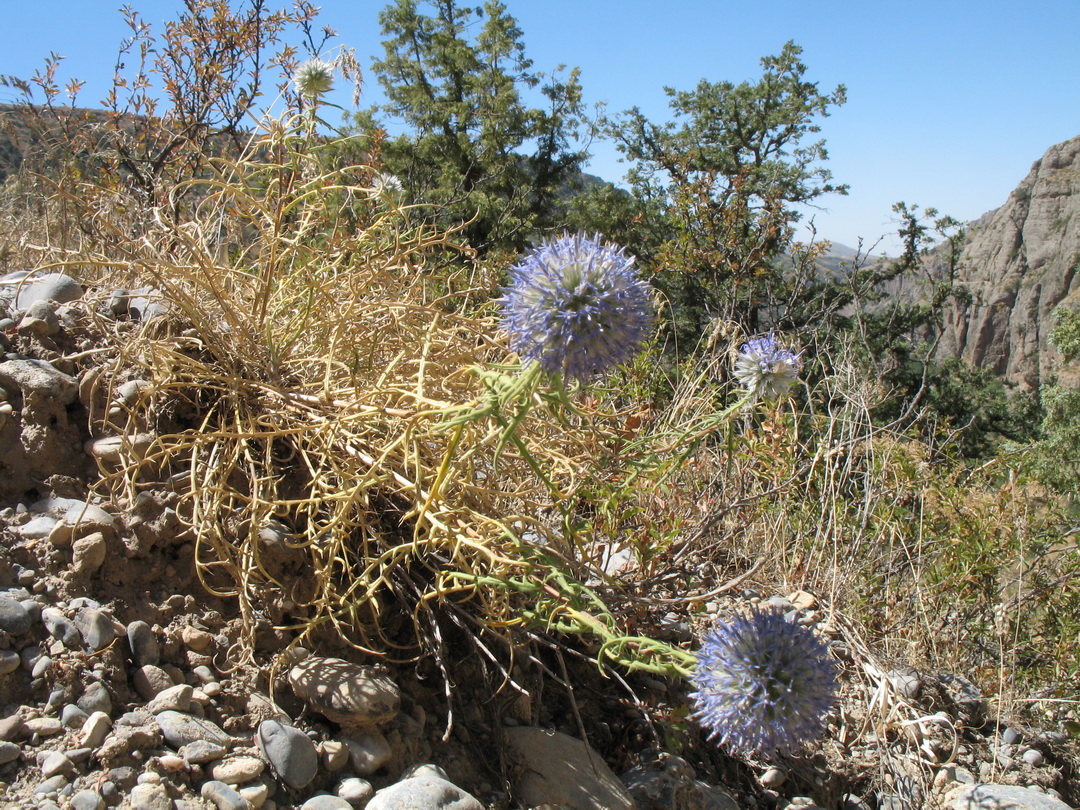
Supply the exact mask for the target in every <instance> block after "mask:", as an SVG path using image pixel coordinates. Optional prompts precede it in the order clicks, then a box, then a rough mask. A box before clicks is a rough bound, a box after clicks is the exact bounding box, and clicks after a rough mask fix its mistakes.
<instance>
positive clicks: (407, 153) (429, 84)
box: [357, 0, 586, 253]
mask: <svg viewBox="0 0 1080 810" xmlns="http://www.w3.org/2000/svg"><path fill="white" fill-rule="evenodd" d="M379 21H380V23H381V25H382V31H383V35H384V37H385V40H384V43H383V44H384V47H385V51H386V53H385V57H384V58H383V59H379V60H376V61H375V62H374V64H373V71H374V73H375V75H376V77H377V78H378V81H379V83H380V84H381V85H382V87H383V89H384V91H385V93H386V97H387V99H388V101H387V103H386V104H385V105H382V106H381V107H380V108H376V109H372V110H368V111H366V112H364V113H361V114H360V115H359V116H358V118H357V121H358V124H359V126H360V128H361V129H362V130H366V131H368V132H369V133H377V132H378V131H379V128H380V127H381V126H382V125H383V124H382V118H380V116H386V117H388V118H389V119H390V120H391V121H392V122H401V123H404V124H405V126H406V127H407V130H408V131H407V132H406V133H405V134H401V135H399V136H397V137H390V138H387V139H386V140H385V141H384V142H383V143H382V144H381V159H382V161H383V162H384V163H385V165H386V167H387V170H388V171H389V172H391V173H392V174H394V175H395V176H397V178H398V179H399V181H400V182H401V183H402V186H403V188H404V190H405V193H406V197H407V199H408V200H409V201H411V202H419V203H429V204H431V205H432V208H431V209H429V210H430V212H431V215H432V216H433V217H435V218H437V219H438V220H439V222H440V224H441V225H443V226H454V225H460V224H462V223H468V224H466V225H465V226H464V230H463V235H464V237H465V239H466V241H467V242H468V243H469V244H470V245H471V246H472V247H474V248H476V249H477V250H479V251H480V252H482V253H484V252H490V251H491V250H494V249H510V250H516V249H520V248H522V247H524V246H525V245H526V244H528V243H529V241H530V240H533V239H535V238H536V236H537V235H538V233H539V232H542V231H545V230H548V229H552V228H556V227H561V225H562V223H561V222H558V221H557V211H558V210H559V204H558V203H559V200H558V195H559V192H560V191H561V190H562V189H564V188H565V186H566V185H567V183H569V182H571V181H573V179H574V178H576V177H577V176H578V173H579V172H580V169H581V165H582V162H583V161H584V159H585V157H586V154H585V152H584V151H583V150H582V149H581V148H580V147H579V146H578V145H577V143H578V141H577V136H578V129H579V127H580V125H581V124H582V122H583V107H582V101H581V86H580V83H579V81H578V72H577V70H576V69H575V70H571V71H569V72H568V73H564V72H563V68H561V67H560V68H558V69H556V71H554V72H553V73H552V74H549V75H545V74H543V73H538V72H536V71H534V70H533V68H532V62H531V61H530V60H529V59H528V58H527V57H526V56H525V47H524V45H523V43H522V39H521V38H522V32H521V29H520V28H519V27H518V25H517V22H516V21H515V20H514V18H513V17H511V16H510V15H509V14H508V13H507V11H506V6H505V5H504V4H503V3H500V2H497V0H487V2H485V3H484V5H483V7H482V8H466V7H462V6H459V5H458V3H457V2H455V0H431V1H430V2H419V0H396V2H394V3H391V4H390V5H389V6H387V7H386V8H385V9H384V10H383V11H382V12H381V13H380V15H379ZM531 91H536V93H535V94H533V93H531ZM530 95H532V97H533V100H530V99H528V98H527V96H530ZM537 96H539V97H537ZM541 99H542V102H541ZM534 100H535V103H537V104H540V103H542V104H543V106H533V103H534Z"/></svg>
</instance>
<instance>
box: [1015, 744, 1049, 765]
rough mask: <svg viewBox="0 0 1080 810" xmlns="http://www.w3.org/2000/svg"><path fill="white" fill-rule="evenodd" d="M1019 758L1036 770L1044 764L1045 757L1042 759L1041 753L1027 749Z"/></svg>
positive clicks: (1034, 749) (1033, 749) (1035, 749)
mask: <svg viewBox="0 0 1080 810" xmlns="http://www.w3.org/2000/svg"><path fill="white" fill-rule="evenodd" d="M1020 758H1021V759H1023V760H1024V762H1026V763H1027V764H1028V765H1030V766H1031V767H1032V768H1038V767H1040V766H1041V765H1042V764H1043V763H1044V762H1046V757H1044V756H1043V753H1042V751H1040V750H1039V749H1037V748H1029V749H1028V750H1026V751H1025V752H1024V753H1023V754H1021V755H1020Z"/></svg>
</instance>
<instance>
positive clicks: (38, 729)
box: [24, 717, 64, 737]
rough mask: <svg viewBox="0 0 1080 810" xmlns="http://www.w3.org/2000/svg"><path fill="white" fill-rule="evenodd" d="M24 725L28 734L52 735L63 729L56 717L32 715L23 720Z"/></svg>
mask: <svg viewBox="0 0 1080 810" xmlns="http://www.w3.org/2000/svg"><path fill="white" fill-rule="evenodd" d="M24 725H25V726H26V731H27V733H28V734H37V735H38V736H39V737H52V736H55V735H57V734H59V733H60V732H61V731H63V730H64V725H63V723H61V722H60V718H58V717H34V718H32V719H30V720H27V721H25V723H24Z"/></svg>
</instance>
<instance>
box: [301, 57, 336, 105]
mask: <svg viewBox="0 0 1080 810" xmlns="http://www.w3.org/2000/svg"><path fill="white" fill-rule="evenodd" d="M293 84H294V85H295V86H296V92H297V93H299V94H300V95H301V96H303V97H304V98H306V99H309V100H318V99H319V98H321V97H322V96H323V95H325V94H326V93H329V92H330V91H331V90H332V89H333V88H334V66H333V65H332V64H330V63H329V62H327V61H325V60H323V59H319V58H318V57H317V56H316V57H314V58H312V59H308V60H307V61H306V62H304V64H302V65H300V67H299V68H297V69H296V75H295V76H294V77H293Z"/></svg>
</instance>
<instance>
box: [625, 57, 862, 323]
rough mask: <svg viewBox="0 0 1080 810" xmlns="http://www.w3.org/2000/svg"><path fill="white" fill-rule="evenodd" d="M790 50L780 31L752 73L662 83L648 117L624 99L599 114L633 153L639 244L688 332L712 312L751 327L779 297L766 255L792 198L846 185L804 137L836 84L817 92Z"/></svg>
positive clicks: (787, 221)
mask: <svg viewBox="0 0 1080 810" xmlns="http://www.w3.org/2000/svg"><path fill="white" fill-rule="evenodd" d="M801 53H802V50H801V48H799V47H798V46H797V45H795V44H794V43H792V42H789V43H787V44H786V45H785V46H784V48H783V50H782V51H781V52H780V53H779V54H778V55H776V56H768V57H765V58H764V59H762V60H761V63H762V67H763V73H762V76H761V78H760V79H759V80H758V81H756V82H753V83H751V82H742V83H741V84H738V85H735V84H732V83H731V82H716V83H713V82H708V81H706V80H702V81H701V82H699V84H698V85H697V87H696V88H695V89H694V90H692V91H677V90H674V89H672V88H667V89H666V92H667V94H668V96H669V97H670V102H669V104H670V107H671V109H672V112H673V114H674V118H675V120H674V121H673V122H669V123H666V124H656V123H653V122H651V121H649V120H648V119H647V118H646V117H645V116H644V115H643V114H642V113H641V111H640V110H638V109H637V108H634V109H631V110H629V111H627V112H626V113H625V114H623V115H622V116H621V117H619V118H616V119H612V120H608V121H606V122H605V124H604V130H605V132H606V134H607V135H608V136H610V137H612V138H614V139H615V141H616V142H617V143H618V146H619V149H620V150H621V151H622V152H623V154H624V155H626V157H627V158H628V159H629V160H630V162H631V163H632V165H633V168H632V169H631V171H630V173H629V181H630V185H631V188H632V190H633V194H634V196H635V197H636V199H637V201H638V204H639V208H638V212H637V216H638V217H639V218H640V220H641V230H642V233H643V236H644V237H645V240H646V242H645V244H646V247H645V253H646V255H647V257H648V258H649V259H650V260H651V263H652V264H653V266H655V267H656V268H658V273H657V277H656V281H657V283H658V285H659V286H660V287H661V288H662V289H663V290H664V291H665V292H666V293H667V294H668V295H669V297H670V298H671V300H672V302H673V303H674V304H675V305H676V306H677V308H678V313H679V316H680V318H681V319H682V321H683V325H684V327H685V329H684V332H685V336H686V337H688V338H689V339H691V340H696V338H697V336H699V335H700V334H701V333H702V331H703V329H704V326H705V324H706V323H707V322H708V320H709V319H711V318H715V317H722V318H725V319H728V320H732V321H735V322H737V323H739V324H740V325H741V326H742V327H743V328H744V330H746V331H747V332H751V333H752V332H756V331H758V330H759V328H760V327H761V326H762V325H763V324H764V323H766V319H765V318H764V317H763V315H764V313H763V310H765V309H767V308H769V306H770V303H769V302H770V300H771V299H773V298H776V297H779V298H783V297H785V296H784V294H783V291H782V290H777V289H775V288H776V287H777V286H778V285H779V284H780V282H781V277H782V272H781V269H780V265H779V264H778V261H777V260H778V259H779V257H780V256H781V254H782V253H783V252H784V251H786V250H788V249H789V247H790V246H791V243H792V240H793V235H794V229H795V223H796V222H798V220H799V218H800V212H799V210H798V207H799V206H800V205H805V204H807V203H812V202H814V201H815V200H817V199H818V198H819V197H821V196H822V195H824V194H828V193H844V192H845V190H846V187H844V186H837V185H834V184H833V183H832V175H831V173H830V172H829V170H828V169H825V168H824V167H823V166H821V163H822V162H823V161H824V160H826V159H827V157H828V155H827V152H826V150H825V145H824V141H821V140H818V141H815V142H813V143H806V142H805V141H804V139H805V137H806V136H807V135H808V134H812V133H816V132H818V131H819V129H820V127H819V126H818V124H817V123H816V120H817V119H818V118H819V117H821V116H827V115H828V114H829V111H830V109H831V108H832V107H834V106H837V105H840V104H843V103H844V101H845V90H844V88H843V86H840V87H837V88H836V89H835V90H833V91H832V92H831V93H822V92H820V91H819V90H818V87H817V85H816V84H814V83H812V82H808V81H806V80H805V78H804V75H805V73H806V65H804V64H803V63H802V61H801V60H800V55H801Z"/></svg>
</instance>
